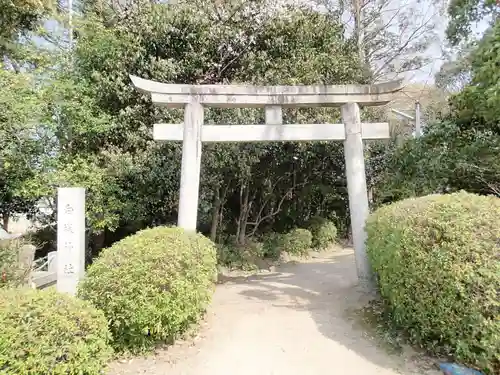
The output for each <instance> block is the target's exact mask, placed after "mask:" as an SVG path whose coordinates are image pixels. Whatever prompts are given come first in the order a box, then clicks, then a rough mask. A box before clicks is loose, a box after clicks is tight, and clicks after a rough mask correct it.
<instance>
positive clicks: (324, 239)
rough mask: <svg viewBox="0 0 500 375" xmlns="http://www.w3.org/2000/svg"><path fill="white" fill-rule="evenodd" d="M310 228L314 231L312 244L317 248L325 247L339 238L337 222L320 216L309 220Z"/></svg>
mask: <svg viewBox="0 0 500 375" xmlns="http://www.w3.org/2000/svg"><path fill="white" fill-rule="evenodd" d="M308 229H309V230H310V231H311V233H312V236H313V241H312V246H313V248H315V249H319V250H321V249H325V248H327V247H328V246H329V245H331V244H333V243H334V242H335V240H336V239H337V228H336V227H335V224H334V223H332V222H331V221H329V220H327V219H325V218H322V217H320V216H315V217H312V218H311V219H310V220H309V223H308Z"/></svg>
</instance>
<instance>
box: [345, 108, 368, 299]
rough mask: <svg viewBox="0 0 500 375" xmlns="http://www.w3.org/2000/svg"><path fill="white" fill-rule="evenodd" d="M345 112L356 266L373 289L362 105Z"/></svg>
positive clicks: (348, 181) (346, 152) (363, 285)
mask: <svg viewBox="0 0 500 375" xmlns="http://www.w3.org/2000/svg"><path fill="white" fill-rule="evenodd" d="M341 111H342V120H343V122H344V125H345V142H344V155H345V169H346V176H347V191H348V194H349V211H350V213H351V227H352V240H353V244H354V253H355V257H356V268H357V271H358V277H359V282H360V285H361V286H362V287H363V288H364V289H367V290H371V289H373V278H372V272H371V267H370V264H369V262H368V257H367V254H366V246H365V241H366V232H365V223H366V219H367V218H368V214H369V208H368V207H369V206H368V193H367V189H366V175H365V159H364V152H363V138H362V133H361V117H360V114H359V105H358V104H357V103H347V104H344V105H342V110H341Z"/></svg>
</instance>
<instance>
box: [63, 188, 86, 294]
mask: <svg viewBox="0 0 500 375" xmlns="http://www.w3.org/2000/svg"><path fill="white" fill-rule="evenodd" d="M84 274H85V189H84V188H59V189H58V191H57V291H58V292H63V293H69V294H71V295H75V294H76V288H77V285H78V282H79V281H80V280H81V279H82V278H83V276H84Z"/></svg>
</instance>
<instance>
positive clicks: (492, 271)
mask: <svg viewBox="0 0 500 375" xmlns="http://www.w3.org/2000/svg"><path fill="white" fill-rule="evenodd" d="M366 229H367V232H368V240H367V250H368V254H369V257H370V260H371V264H372V267H373V269H374V271H375V273H376V275H377V278H378V282H379V286H380V293H381V295H382V297H383V298H384V299H385V301H386V303H387V307H388V308H389V311H390V316H391V319H392V321H393V323H395V325H396V326H398V327H400V328H403V329H405V330H406V331H407V332H408V334H409V335H410V337H411V339H412V340H413V341H414V342H417V343H418V344H420V345H422V346H424V347H426V348H427V349H430V350H432V351H435V352H439V353H441V354H447V355H452V356H453V357H455V358H456V359H457V360H459V361H463V362H465V363H468V364H471V365H473V366H476V367H478V368H481V369H483V370H485V371H489V372H490V373H496V374H498V373H500V298H499V296H500V295H499V293H500V199H499V198H495V197H485V196H478V195H474V194H468V193H465V192H460V193H455V194H449V195H430V196H426V197H422V198H416V199H408V200H404V201H401V202H397V203H394V204H391V205H389V206H385V207H382V208H380V209H379V210H377V211H376V212H375V213H373V214H372V215H371V217H370V218H369V220H368V222H367V226H366Z"/></svg>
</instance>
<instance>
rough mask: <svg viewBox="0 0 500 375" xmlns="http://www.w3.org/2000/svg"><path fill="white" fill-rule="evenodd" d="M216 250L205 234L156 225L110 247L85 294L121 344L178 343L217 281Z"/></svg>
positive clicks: (83, 288) (137, 346)
mask: <svg viewBox="0 0 500 375" xmlns="http://www.w3.org/2000/svg"><path fill="white" fill-rule="evenodd" d="M216 277H217V271H216V249H215V246H214V244H213V243H212V242H211V241H210V240H209V239H208V238H206V237H204V236H202V235H201V234H195V233H188V232H185V231H184V230H182V229H181V228H171V227H156V228H153V229H146V230H143V231H140V232H138V233H136V234H135V235H133V236H130V237H127V238H125V239H123V240H121V241H119V242H117V243H115V244H114V245H113V246H111V247H110V248H107V249H104V250H103V251H102V252H101V254H100V255H99V257H98V258H97V259H96V260H95V261H94V263H93V264H92V265H91V266H90V267H89V269H88V272H87V276H86V278H85V279H84V280H83V282H82V283H81V285H80V288H79V296H80V297H81V298H83V299H85V300H88V301H90V302H92V303H93V304H94V305H95V306H96V307H98V308H99V309H101V310H102V311H104V314H105V315H106V317H107V318H108V320H109V327H110V330H111V333H112V335H113V339H114V347H115V349H117V350H119V351H121V350H130V351H132V352H139V351H142V350H147V349H151V348H152V347H153V346H154V345H155V344H156V343H158V342H160V341H162V342H172V341H173V340H174V339H175V338H176V337H177V336H178V335H179V334H181V333H183V332H184V331H186V329H187V328H188V327H189V326H190V325H191V324H192V323H195V322H197V321H198V320H199V319H200V317H201V316H202V315H203V313H204V311H205V309H206V307H207V305H208V304H209V302H210V300H211V297H212V293H213V288H214V283H215V281H216Z"/></svg>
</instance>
